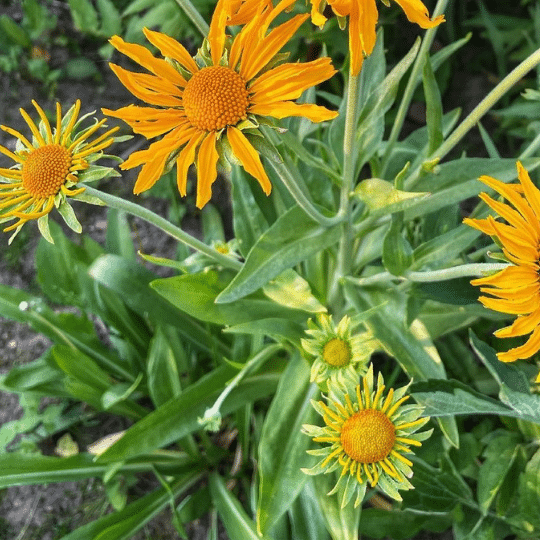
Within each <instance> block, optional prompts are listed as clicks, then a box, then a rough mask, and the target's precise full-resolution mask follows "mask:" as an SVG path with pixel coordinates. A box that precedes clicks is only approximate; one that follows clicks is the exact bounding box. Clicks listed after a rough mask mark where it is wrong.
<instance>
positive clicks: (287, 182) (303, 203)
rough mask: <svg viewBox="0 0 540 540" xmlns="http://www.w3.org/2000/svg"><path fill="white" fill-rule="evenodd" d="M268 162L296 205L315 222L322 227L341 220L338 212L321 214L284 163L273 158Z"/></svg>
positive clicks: (330, 225) (341, 217)
mask: <svg viewBox="0 0 540 540" xmlns="http://www.w3.org/2000/svg"><path fill="white" fill-rule="evenodd" d="M269 163H270V165H271V166H272V168H273V169H274V171H276V173H277V174H278V176H279V177H280V179H281V181H282V182H283V184H284V186H285V187H286V188H287V190H288V191H289V193H290V194H291V195H292V196H293V198H294V200H295V201H296V203H297V204H298V206H300V208H302V210H303V211H304V212H305V213H306V214H307V215H308V216H309V217H310V218H311V219H313V220H314V221H316V222H317V223H320V224H321V225H322V226H323V227H332V226H333V225H336V224H338V223H339V222H340V221H342V220H343V216H342V215H341V214H340V213H337V214H336V215H335V216H333V217H327V216H325V215H323V214H321V212H319V210H317V208H316V207H315V205H314V204H313V203H312V202H311V200H310V199H309V198H308V196H307V195H306V194H305V193H304V191H303V190H302V188H301V187H300V186H299V184H298V182H297V181H296V179H295V178H294V176H293V175H292V173H291V171H290V170H289V168H288V167H287V166H286V164H285V163H283V162H280V163H277V162H275V161H273V160H269Z"/></svg>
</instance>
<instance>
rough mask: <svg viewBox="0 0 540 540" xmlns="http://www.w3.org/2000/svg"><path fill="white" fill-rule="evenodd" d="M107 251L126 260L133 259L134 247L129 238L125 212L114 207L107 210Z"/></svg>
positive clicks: (129, 232)
mask: <svg viewBox="0 0 540 540" xmlns="http://www.w3.org/2000/svg"><path fill="white" fill-rule="evenodd" d="M106 246H107V251H108V252H109V253H112V254H113V255H118V256H120V257H123V258H124V259H127V260H128V261H134V260H135V248H134V247H133V241H132V240H131V229H130V228H129V224H128V221H127V217H126V213H125V212H120V211H119V210H116V209H115V208H109V209H108V210H107V236H106Z"/></svg>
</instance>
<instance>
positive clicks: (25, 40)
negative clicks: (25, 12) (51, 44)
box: [0, 15, 32, 48]
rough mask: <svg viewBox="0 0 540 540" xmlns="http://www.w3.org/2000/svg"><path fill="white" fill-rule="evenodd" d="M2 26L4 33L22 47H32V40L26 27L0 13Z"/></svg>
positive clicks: (0, 24)
mask: <svg viewBox="0 0 540 540" xmlns="http://www.w3.org/2000/svg"><path fill="white" fill-rule="evenodd" d="M0 27H1V28H2V31H3V32H4V34H5V35H6V36H7V37H8V38H9V39H10V40H11V41H13V42H14V43H17V44H18V45H20V46H21V47H26V48H30V47H31V46H32V41H31V40H30V37H29V36H28V34H27V32H26V31H25V30H24V28H22V27H20V26H19V25H18V24H17V23H16V22H15V21H14V20H13V19H12V18H11V17H8V16H7V15H0Z"/></svg>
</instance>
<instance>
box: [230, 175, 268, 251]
mask: <svg viewBox="0 0 540 540" xmlns="http://www.w3.org/2000/svg"><path fill="white" fill-rule="evenodd" d="M246 174H247V173H245V171H244V169H242V168H241V167H238V166H235V167H233V171H232V176H233V181H232V206H233V227H234V234H235V236H236V239H237V240H238V242H239V247H240V252H241V253H242V255H243V256H244V257H246V256H247V254H248V253H249V251H250V249H251V248H252V247H253V245H254V244H255V242H256V241H257V240H258V239H259V238H260V237H261V236H262V234H263V232H264V231H265V230H266V229H268V222H267V221H266V218H265V217H264V214H263V213H262V212H261V209H260V208H259V205H258V204H257V201H256V200H255V197H254V196H253V193H252V191H251V185H250V184H249V182H248V180H247V177H246Z"/></svg>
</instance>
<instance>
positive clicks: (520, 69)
mask: <svg viewBox="0 0 540 540" xmlns="http://www.w3.org/2000/svg"><path fill="white" fill-rule="evenodd" d="M538 64H540V49H537V50H536V51H535V52H533V53H532V54H531V55H530V56H528V57H527V58H526V59H525V60H523V62H521V64H519V65H518V66H517V67H516V68H515V69H513V70H512V71H511V72H510V73H509V74H508V75H507V76H506V77H505V78H504V79H503V80H502V81H501V82H500V83H499V84H498V85H497V86H496V87H495V88H494V89H493V90H492V91H491V92H490V93H489V94H488V95H487V96H486V97H485V98H484V99H483V100H482V101H481V102H480V103H479V104H478V105H477V106H476V107H475V108H474V110H473V111H472V112H471V113H470V114H469V116H467V118H465V120H463V122H461V124H460V125H459V126H458V127H457V128H456V129H455V130H454V131H453V132H452V134H451V135H450V136H449V137H448V139H446V141H444V142H443V144H441V146H439V148H438V149H437V150H436V151H435V152H433V154H431V155H430V156H429V157H428V158H427V159H426V160H425V161H429V162H433V161H435V160H440V159H442V158H443V157H444V156H446V154H448V152H450V151H451V150H452V149H453V148H454V147H455V146H456V145H457V143H458V142H459V141H461V139H462V138H463V137H464V136H465V135H466V134H467V133H468V132H469V131H470V130H471V129H472V128H473V127H474V126H475V125H476V124H477V123H478V121H479V120H480V119H481V118H482V117H483V116H484V114H486V113H487V112H488V111H489V110H490V109H491V108H492V107H493V105H495V103H497V101H499V99H501V98H502V97H503V96H504V94H506V92H508V90H510V89H511V88H512V87H513V86H514V85H515V84H516V83H517V82H518V81H519V80H520V79H522V78H523V77H524V76H525V75H527V73H529V71H531V70H532V69H533V68H535V67H536V66H537V65H538ZM421 170H422V165H419V166H418V167H417V168H416V170H415V171H414V172H413V173H411V175H410V176H409V178H407V181H406V184H405V187H406V188H408V189H410V188H411V186H412V185H414V183H415V181H416V179H417V178H418V176H419V174H420V171H421Z"/></svg>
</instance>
